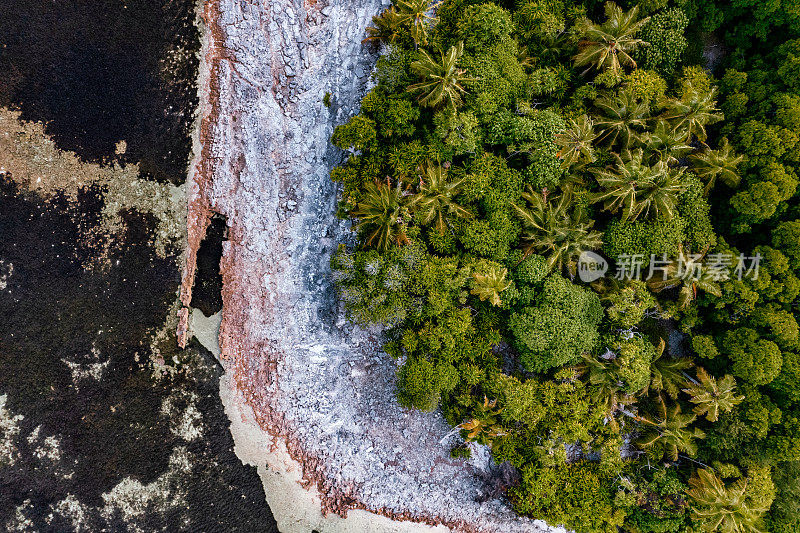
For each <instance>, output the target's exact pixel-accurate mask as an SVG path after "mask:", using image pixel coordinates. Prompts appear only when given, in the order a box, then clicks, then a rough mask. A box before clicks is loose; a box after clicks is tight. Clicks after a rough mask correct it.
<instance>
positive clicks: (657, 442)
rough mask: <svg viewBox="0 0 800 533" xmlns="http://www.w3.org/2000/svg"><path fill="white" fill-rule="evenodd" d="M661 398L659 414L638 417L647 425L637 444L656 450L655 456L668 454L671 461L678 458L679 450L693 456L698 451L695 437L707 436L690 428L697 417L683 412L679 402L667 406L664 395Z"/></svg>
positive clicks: (696, 429)
mask: <svg viewBox="0 0 800 533" xmlns="http://www.w3.org/2000/svg"><path fill="white" fill-rule="evenodd" d="M659 400H660V401H659V413H658V415H656V416H653V417H641V416H640V417H637V418H636V419H637V420H638V421H639V422H642V423H644V424H646V425H647V428H646V429H645V430H644V433H643V434H642V436H641V437H639V439H637V440H636V444H637V446H639V447H640V448H649V449H651V450H654V451H655V457H658V458H661V457H663V456H664V455H666V456H667V457H669V459H670V460H671V461H677V460H678V453H679V452H685V453H686V454H687V455H689V456H690V457H693V456H694V455H695V454H696V453H697V443H696V442H695V439H704V438H705V437H706V434H705V433H703V432H702V431H701V430H700V429H698V428H694V429H689V428H688V426H689V424H691V423H692V422H694V421H695V419H696V418H697V417H696V416H695V415H693V414H683V413H681V406H680V404H677V403H676V404H675V405H674V406H673V407H672V408H667V404H666V402H665V401H664V397H663V396H661V397H659Z"/></svg>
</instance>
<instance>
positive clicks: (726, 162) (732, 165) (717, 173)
mask: <svg viewBox="0 0 800 533" xmlns="http://www.w3.org/2000/svg"><path fill="white" fill-rule="evenodd" d="M689 159H690V160H691V161H692V171H693V172H694V173H695V174H697V176H698V177H700V179H702V180H703V181H705V182H706V186H705V195H706V196H708V193H709V192H711V189H713V188H714V184H715V182H716V180H717V178H719V179H720V181H722V182H723V183H724V184H725V185H727V186H729V187H736V186H737V185H739V182H740V181H741V179H742V178H741V176H739V171H738V170H737V168H736V167H737V166H739V163H741V162H742V160H743V159H744V156H743V155H736V153H735V152H734V151H733V148H731V145H730V144H728V139H724V140H723V141H722V144H720V146H719V148H718V149H716V150H711V149H710V148H708V147H707V146H706V149H705V150H703V151H702V152H700V153H698V154H693V155H691V156H689Z"/></svg>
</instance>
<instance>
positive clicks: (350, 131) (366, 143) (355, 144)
mask: <svg viewBox="0 0 800 533" xmlns="http://www.w3.org/2000/svg"><path fill="white" fill-rule="evenodd" d="M377 135H378V134H377V132H376V131H375V121H373V120H370V119H368V118H366V117H364V116H362V115H356V116H354V117H353V118H351V119H350V120H348V121H347V123H346V124H342V125H341V126H337V127H336V130H334V132H333V137H332V138H331V142H332V143H333V144H334V145H336V146H338V147H339V148H341V149H343V150H347V149H354V150H360V151H366V150H370V149H371V148H374V147H375V143H376V140H377Z"/></svg>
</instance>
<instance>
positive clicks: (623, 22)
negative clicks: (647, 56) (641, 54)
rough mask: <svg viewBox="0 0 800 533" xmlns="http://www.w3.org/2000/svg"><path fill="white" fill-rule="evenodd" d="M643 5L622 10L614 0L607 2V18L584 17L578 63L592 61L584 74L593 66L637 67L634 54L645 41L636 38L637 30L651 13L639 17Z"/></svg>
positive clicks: (619, 68) (645, 22) (616, 68)
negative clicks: (591, 18)
mask: <svg viewBox="0 0 800 533" xmlns="http://www.w3.org/2000/svg"><path fill="white" fill-rule="evenodd" d="M638 16H639V7H638V6H636V7H634V8H633V9H631V10H630V11H627V12H625V11H622V8H620V7H619V6H618V5H616V4H614V3H608V4H606V17H607V20H606V21H605V22H604V23H602V24H595V23H594V22H592V21H591V20H589V19H585V20H584V21H583V24H582V27H581V28H580V29H581V30H582V31H581V34H582V38H581V40H580V41H579V42H578V54H577V55H576V56H575V57H574V60H575V66H576V67H581V66H584V65H588V67H587V68H586V70H585V71H584V72H583V74H586V73H587V72H589V71H590V70H591V69H592V68H594V69H596V70H606V69H611V70H613V71H614V72H616V73H619V72H620V71H621V70H622V67H623V66H629V67H634V68H635V67H636V61H634V60H633V57H631V54H632V53H633V52H634V51H635V50H636V49H637V48H638V47H639V46H641V45H643V44H645V43H644V41H642V40H641V39H637V38H636V33H637V32H638V31H639V30H640V29H641V28H642V26H644V25H645V24H647V22H648V21H649V20H650V18H649V17H647V18H644V19H642V20H637V19H638Z"/></svg>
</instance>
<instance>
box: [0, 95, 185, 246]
mask: <svg viewBox="0 0 800 533" xmlns="http://www.w3.org/2000/svg"><path fill="white" fill-rule="evenodd" d="M125 149H126V146H125V142H124V141H120V143H119V144H118V145H117V152H118V154H119V155H122V153H124V150H125ZM0 172H2V173H8V174H10V175H11V177H12V179H13V180H14V181H15V182H16V183H17V184H19V185H20V187H21V188H22V189H23V190H25V191H29V192H33V193H36V194H38V195H40V196H41V197H43V198H46V199H53V198H54V197H56V196H57V195H63V196H64V197H65V198H66V199H67V200H68V201H71V202H76V201H77V199H78V195H79V194H80V193H81V191H83V190H85V189H87V188H89V187H92V186H97V187H100V188H101V190H102V191H103V196H104V202H103V203H104V206H103V211H102V218H101V221H100V225H99V227H100V228H102V230H103V231H105V232H106V233H108V234H118V233H119V232H120V231H121V230H122V229H123V227H124V222H123V219H122V216H121V211H122V210H124V209H135V210H137V211H139V212H141V213H150V214H152V215H153V216H154V217H155V219H156V220H157V225H156V230H155V232H154V234H153V246H154V249H155V251H156V253H157V254H158V256H159V257H162V258H164V257H168V256H169V255H171V254H170V250H175V249H181V250H182V249H184V248H185V241H186V205H185V193H184V186H179V187H177V186H174V185H171V184H162V183H157V182H154V181H150V180H144V179H141V178H140V177H139V176H140V173H139V165H138V164H120V163H119V162H118V161H116V160H109V161H106V162H105V163H104V164H96V163H87V162H85V161H83V160H81V159H80V158H79V157H78V156H77V155H76V154H75V153H74V152H69V151H63V150H59V149H58V147H57V146H56V144H55V142H54V141H53V139H52V138H51V137H49V136H48V135H47V134H46V133H45V131H44V125H43V124H41V123H38V122H26V121H22V120H21V119H20V112H18V111H12V110H9V109H6V108H0ZM103 255H105V254H103Z"/></svg>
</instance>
